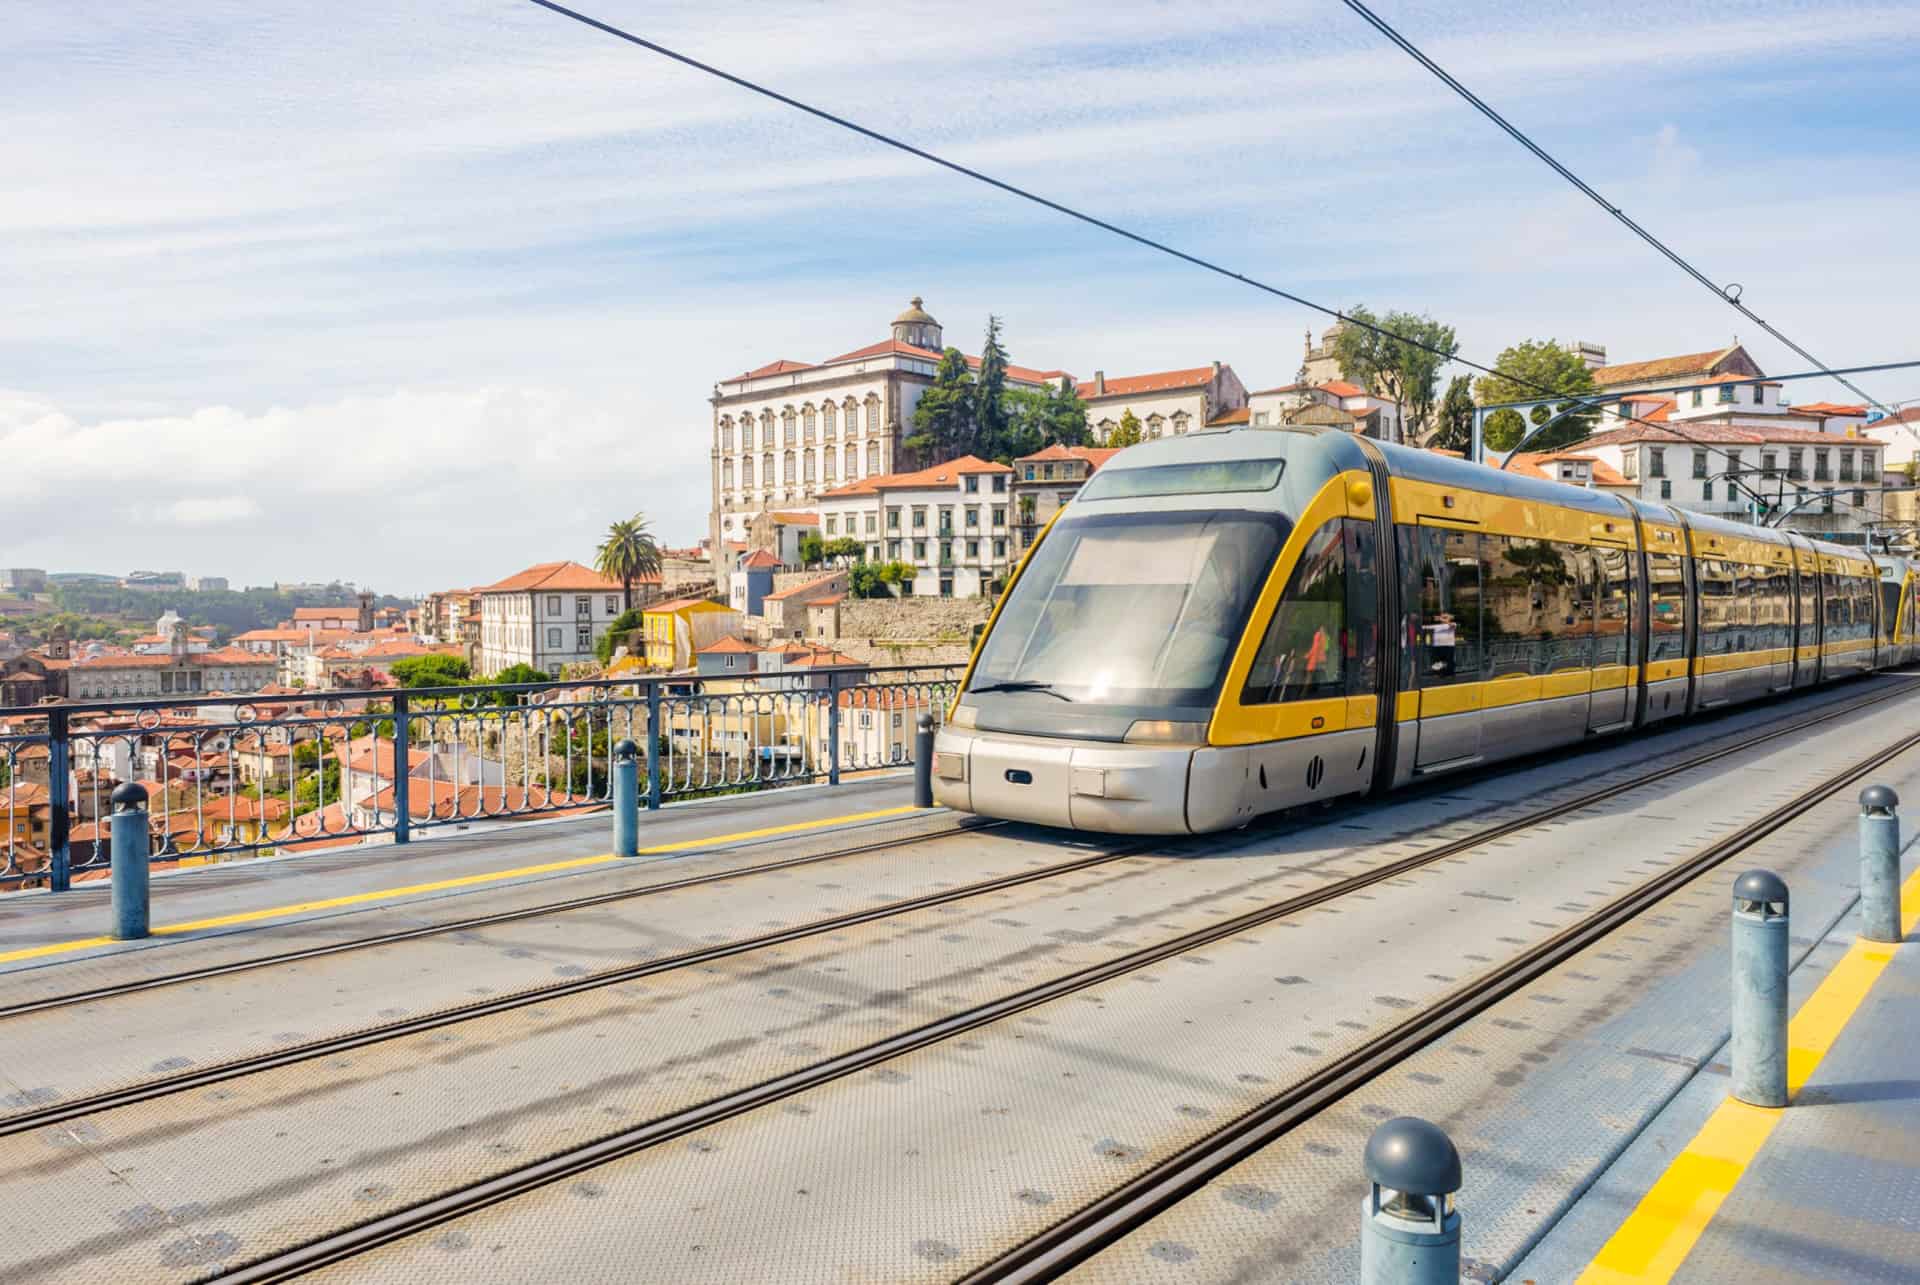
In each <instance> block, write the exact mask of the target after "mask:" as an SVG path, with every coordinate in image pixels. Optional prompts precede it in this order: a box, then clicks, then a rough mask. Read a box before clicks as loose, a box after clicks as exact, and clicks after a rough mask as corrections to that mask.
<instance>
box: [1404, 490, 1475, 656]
mask: <svg viewBox="0 0 1920 1285" xmlns="http://www.w3.org/2000/svg"><path fill="white" fill-rule="evenodd" d="M1479 543H1480V537H1479V536H1477V535H1475V534H1474V533H1473V532H1471V531H1439V530H1434V529H1432V528H1427V527H1421V528H1417V529H1416V528H1408V527H1402V528H1401V529H1400V548H1401V554H1402V562H1401V565H1402V566H1403V567H1405V568H1406V570H1407V587H1408V589H1409V591H1410V592H1409V594H1408V601H1409V602H1411V603H1413V604H1415V607H1416V610H1417V614H1416V615H1414V616H1412V617H1411V618H1410V619H1409V620H1408V622H1407V625H1408V630H1409V632H1410V633H1411V634H1412V635H1413V637H1412V639H1411V642H1412V645H1411V646H1410V647H1409V648H1408V649H1407V650H1408V651H1409V652H1410V653H1411V654H1412V655H1413V658H1414V660H1413V667H1414V670H1415V671H1416V677H1417V679H1418V682H1419V685H1420V686H1422V687H1445V686H1447V685H1449V684H1451V683H1471V682H1476V681H1478V680H1479V678H1480V676H1481V673H1480V657H1481V651H1480V559H1479Z"/></svg>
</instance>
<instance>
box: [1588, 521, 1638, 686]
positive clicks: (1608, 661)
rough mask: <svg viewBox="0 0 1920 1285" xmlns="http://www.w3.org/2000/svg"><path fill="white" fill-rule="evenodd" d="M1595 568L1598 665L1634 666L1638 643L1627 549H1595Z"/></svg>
mask: <svg viewBox="0 0 1920 1285" xmlns="http://www.w3.org/2000/svg"><path fill="white" fill-rule="evenodd" d="M1593 558H1594V564H1595V567H1596V569H1597V571H1598V573H1599V579H1598V581H1597V583H1596V584H1595V586H1594V596H1595V599H1596V601H1597V604H1598V611H1597V612H1596V617H1597V618H1596V619H1595V621H1594V634H1595V640H1594V654H1593V663H1594V664H1595V665H1631V664H1633V663H1634V661H1635V659H1636V658H1635V657H1634V656H1633V655H1632V649H1633V648H1634V647H1635V646H1637V640H1636V639H1635V637H1634V632H1633V603H1632V597H1631V594H1632V581H1631V580H1630V579H1629V578H1628V576H1627V554H1626V550H1624V549H1595V550H1594V551H1593Z"/></svg>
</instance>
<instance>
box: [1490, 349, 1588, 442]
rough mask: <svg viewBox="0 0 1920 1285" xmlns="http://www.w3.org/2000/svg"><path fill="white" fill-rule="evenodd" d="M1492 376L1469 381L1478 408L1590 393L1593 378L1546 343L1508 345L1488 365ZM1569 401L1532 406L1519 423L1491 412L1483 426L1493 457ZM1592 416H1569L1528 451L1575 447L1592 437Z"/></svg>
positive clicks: (1511, 414) (1510, 413)
mask: <svg viewBox="0 0 1920 1285" xmlns="http://www.w3.org/2000/svg"><path fill="white" fill-rule="evenodd" d="M1493 368H1494V369H1495V370H1496V371H1498V372H1499V374H1495V375H1482V376H1480V378H1479V379H1477V380H1475V381H1474V384H1473V391H1474V394H1475V395H1476V396H1477V397H1478V398H1479V399H1480V404H1481V405H1482V406H1484V405H1486V404H1488V403H1489V402H1515V401H1525V400H1527V399H1529V398H1534V397H1542V396H1548V395H1550V394H1552V393H1575V394H1579V393H1591V392H1593V391H1594V386H1593V372H1592V371H1591V370H1588V369H1587V364H1586V363H1585V362H1583V361H1581V360H1580V359H1579V358H1578V357H1576V356H1574V355H1573V354H1572V353H1571V352H1568V351H1567V350H1566V349H1565V348H1563V347H1561V346H1560V345H1559V344H1557V343H1555V342H1554V341H1553V340H1551V339H1527V340H1523V341H1522V342H1520V343H1517V344H1514V345H1513V346H1512V347H1510V348H1508V349H1506V350H1505V351H1504V352H1502V353H1501V354H1500V355H1499V356H1498V357H1497V358H1495V359H1494V363H1493ZM1575 404H1577V403H1575V402H1573V401H1565V402H1558V403H1556V404H1554V405H1552V406H1535V407H1534V408H1533V409H1532V410H1531V411H1529V412H1528V413H1527V417H1526V418H1525V419H1522V418H1521V416H1520V412H1518V411H1516V410H1497V411H1494V412H1493V413H1492V414H1491V415H1489V416H1487V418H1486V423H1485V426H1484V430H1483V431H1484V432H1485V434H1486V439H1487V445H1488V446H1490V447H1492V448H1493V449H1494V450H1496V451H1510V450H1513V449H1514V448H1515V447H1517V446H1518V445H1519V444H1520V442H1521V440H1522V439H1523V438H1524V437H1525V436H1526V434H1527V433H1529V432H1531V431H1532V430H1533V429H1535V428H1538V427H1539V426H1540V425H1542V424H1544V423H1546V422H1547V421H1548V420H1549V419H1552V418H1553V416H1554V415H1555V414H1556V413H1557V412H1559V411H1562V410H1564V409H1566V408H1567V407H1569V406H1572V405H1575ZM1598 417H1599V412H1598V411H1591V410H1587V411H1575V412H1574V413H1572V414H1570V415H1568V416H1567V417H1566V418H1565V419H1562V420H1560V421H1559V422H1558V423H1556V424H1555V425H1554V426H1553V427H1552V428H1549V429H1548V430H1547V431H1546V432H1544V433H1542V434H1541V435H1540V436H1539V437H1536V438H1535V439H1533V440H1532V441H1531V442H1528V443H1527V449H1528V450H1530V451H1550V450H1556V449H1558V448H1560V447H1562V446H1566V445H1569V444H1570V443H1573V442H1577V441H1579V440H1580V439H1581V438H1583V437H1585V436H1587V435H1588V434H1589V433H1591V432H1592V431H1593V424H1594V421H1595V420H1596V419H1597V418H1598Z"/></svg>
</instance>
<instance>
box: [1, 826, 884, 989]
mask: <svg viewBox="0 0 1920 1285" xmlns="http://www.w3.org/2000/svg"><path fill="white" fill-rule="evenodd" d="M917 811H919V809H918V808H915V807H912V806H911V805H903V806H901V807H897V808H879V809H877V810H875V811H872V812H853V813H849V814H848V815H846V816H838V817H822V818H821V819H820V820H818V821H794V822H790V823H788V824H786V825H770V826H767V827H765V828H764V829H759V830H741V831H739V832H738V833H735V834H719V835H709V836H706V837H704V838H699V839H683V840H681V841H680V842H678V843H659V844H655V845H653V846H652V847H647V848H642V849H640V853H639V855H640V856H643V857H649V856H660V855H663V854H665V853H669V852H685V851H686V850H687V849H689V848H707V847H712V846H714V845H715V844H722V843H744V842H746V841H747V840H749V839H771V838H774V837H775V836H778V835H782V834H798V833H801V832H802V831H806V830H821V829H825V828H827V827H828V826H836V825H852V824H853V823H855V822H857V821H878V820H882V819H884V818H886V817H896V816H904V815H906V814H907V813H909V812H917ZM618 860H620V858H618V857H616V856H614V855H613V854H612V853H611V852H602V853H599V854H598V855H596V856H591V857H571V858H569V859H567V860H565V861H549V862H547V863H545V864H544V865H538V866H521V867H519V868H518V869H515V870H497V871H494V872H492V873H489V874H477V875H462V876H461V877H459V878H457V879H437V880H435V881H433V882H432V883H415V884H408V885H407V886H406V887H403V888H384V889H381V890H380V891H378V892H356V893H353V894H351V895H349V896H345V897H325V898H322V899H320V900H318V901H301V902H296V903H294V904H293V905H290V906H271V907H268V908H266V909H263V910H246V911H241V912H240V913H238V914H232V915H219V916H216V917H215V918H212V919H190V920H187V921H186V922H184V923H178V924H162V925H159V926H157V927H155V928H154V930H153V935H154V936H156V937H163V936H169V935H173V934H177V933H191V932H201V931H203V930H205V929H208V928H230V927H232V926H233V925H235V924H251V923H258V922H259V921H261V920H263V919H280V918H284V917H286V916H288V915H305V914H311V913H312V912H314V911H316V910H335V909H338V908H339V907H341V906H362V905H366V904H367V903H369V902H374V901H385V900H388V899H389V898H393V897H417V896H419V895H420V894H421V893H426V892H444V891H446V890H447V889H449V888H472V887H476V886H478V885H480V884H487V883H498V882H500V881H501V880H503V879H524V878H526V877H528V876H529V875H543V874H552V873H553V872H554V871H556V870H578V869H580V868H581V867H583V866H597V865H605V864H606V863H608V862H610V861H618ZM102 913H103V914H104V913H105V911H104V910H103V911H102ZM112 944H113V938H111V937H84V938H81V939H79V940H77V941H62V942H55V943H53V944H52V945H49V946H31V947H28V948H26V949H24V950H10V951H5V952H0V964H11V963H14V962H16V961H18V960H22V959H44V958H45V957H46V956H48V955H63V954H67V953H69V952H71V951H76V950H91V949H93V948H94V947H96V946H111V945H112Z"/></svg>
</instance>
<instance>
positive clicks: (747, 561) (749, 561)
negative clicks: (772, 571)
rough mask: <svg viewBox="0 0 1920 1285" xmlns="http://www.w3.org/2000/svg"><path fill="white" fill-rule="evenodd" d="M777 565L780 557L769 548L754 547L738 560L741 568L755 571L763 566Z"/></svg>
mask: <svg viewBox="0 0 1920 1285" xmlns="http://www.w3.org/2000/svg"><path fill="white" fill-rule="evenodd" d="M779 565H780V559H779V558H777V557H775V556H774V554H773V550H771V549H755V550H754V551H753V552H752V553H749V554H748V555H747V556H746V557H745V558H743V559H741V561H740V566H741V569H742V570H745V571H757V570H759V569H761V568H763V567H777V566H779Z"/></svg>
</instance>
